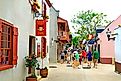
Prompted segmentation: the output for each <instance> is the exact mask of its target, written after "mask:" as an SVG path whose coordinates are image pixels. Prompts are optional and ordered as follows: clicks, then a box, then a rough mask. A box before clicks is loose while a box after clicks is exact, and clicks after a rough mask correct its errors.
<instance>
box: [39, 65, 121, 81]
mask: <svg viewBox="0 0 121 81" xmlns="http://www.w3.org/2000/svg"><path fill="white" fill-rule="evenodd" d="M51 66H57V68H50V70H49V75H48V77H47V78H42V79H41V80H40V81H121V75H120V74H117V73H115V72H114V65H110V64H98V68H97V69H95V68H91V69H83V68H81V69H73V68H72V67H67V64H56V65H51Z"/></svg>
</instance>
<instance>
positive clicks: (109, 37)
mask: <svg viewBox="0 0 121 81" xmlns="http://www.w3.org/2000/svg"><path fill="white" fill-rule="evenodd" d="M106 34H107V37H108V41H109V40H111V39H112V40H115V35H118V33H112V32H111V31H110V30H109V28H108V29H107V32H106Z"/></svg>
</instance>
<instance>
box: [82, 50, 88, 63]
mask: <svg viewBox="0 0 121 81" xmlns="http://www.w3.org/2000/svg"><path fill="white" fill-rule="evenodd" d="M86 57H87V53H86V51H85V49H83V50H82V58H83V61H84V63H86V62H87V58H86Z"/></svg>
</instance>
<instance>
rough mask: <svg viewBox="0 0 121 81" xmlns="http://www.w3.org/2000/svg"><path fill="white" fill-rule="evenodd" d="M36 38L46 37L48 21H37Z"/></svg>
mask: <svg viewBox="0 0 121 81" xmlns="http://www.w3.org/2000/svg"><path fill="white" fill-rule="evenodd" d="M36 36H46V20H36Z"/></svg>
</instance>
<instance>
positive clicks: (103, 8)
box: [50, 0, 121, 28]
mask: <svg viewBox="0 0 121 81" xmlns="http://www.w3.org/2000/svg"><path fill="white" fill-rule="evenodd" d="M50 2H51V3H52V4H53V6H54V8H55V9H56V10H59V11H60V13H59V16H60V17H62V18H64V19H66V20H68V23H69V26H72V24H71V22H70V21H71V19H72V18H73V16H74V15H76V14H77V13H78V12H79V11H82V10H83V11H87V10H93V11H95V12H99V13H104V14H106V15H107V19H109V20H111V21H112V20H115V19H116V18H117V17H118V16H120V15H121V7H120V5H121V0H50ZM70 28H71V27H70Z"/></svg>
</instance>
